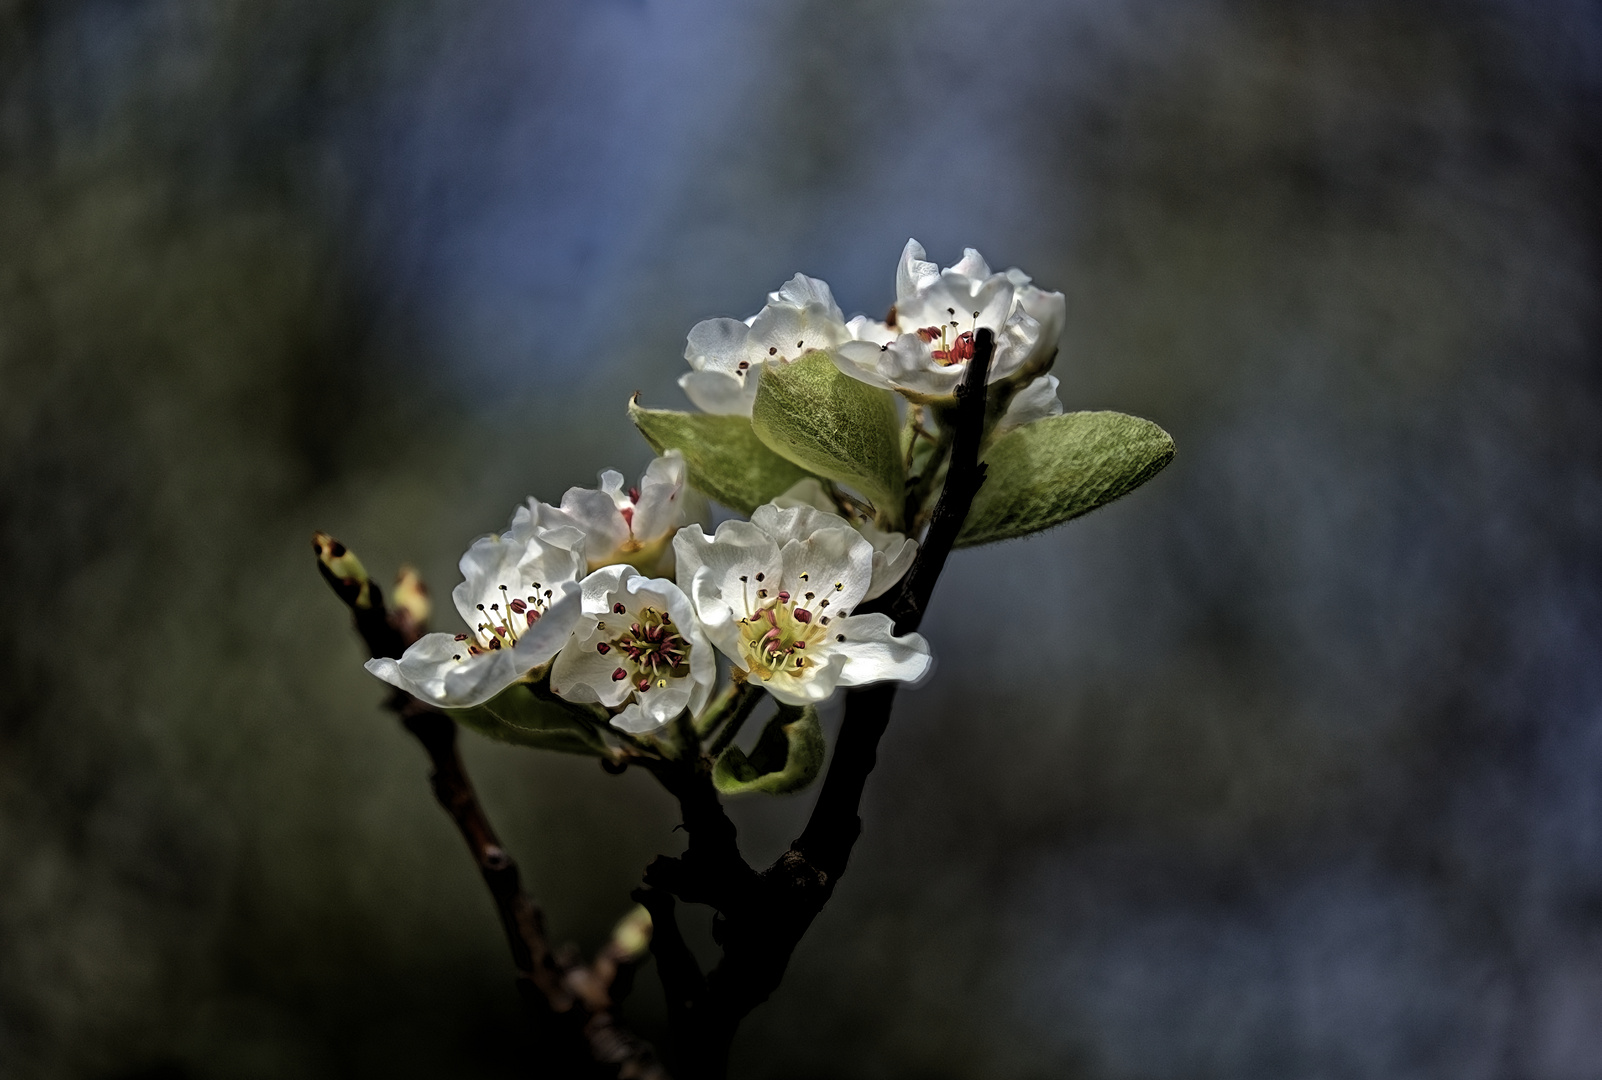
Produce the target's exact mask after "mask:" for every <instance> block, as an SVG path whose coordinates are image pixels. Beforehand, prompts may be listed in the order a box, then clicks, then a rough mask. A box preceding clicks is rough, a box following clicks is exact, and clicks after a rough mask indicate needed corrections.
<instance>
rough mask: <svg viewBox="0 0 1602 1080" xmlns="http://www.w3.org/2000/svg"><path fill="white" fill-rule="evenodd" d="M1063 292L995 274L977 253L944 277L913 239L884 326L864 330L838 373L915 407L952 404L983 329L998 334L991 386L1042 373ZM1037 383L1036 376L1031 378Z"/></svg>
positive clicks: (1011, 273) (1019, 276) (847, 348)
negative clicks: (918, 403)
mask: <svg viewBox="0 0 1602 1080" xmlns="http://www.w3.org/2000/svg"><path fill="white" fill-rule="evenodd" d="M1066 312H1067V306H1066V302H1065V301H1064V299H1063V295H1062V293H1057V292H1045V291H1043V290H1041V289H1039V288H1036V287H1035V286H1034V285H1033V284H1032V283H1031V281H1030V278H1029V275H1027V274H1025V273H1024V272H1023V271H1021V270H1017V269H1012V270H1008V271H1006V272H1005V273H1000V274H996V273H992V272H991V270H990V266H989V264H987V263H986V262H985V260H984V258H983V257H982V256H981V255H980V254H979V253H978V252H977V251H975V250H974V249H973V248H967V249H965V250H964V252H963V256H962V258H961V259H960V260H959V261H958V262H957V264H956V265H955V266H952V267H949V268H947V269H945V270H941V269H940V268H939V267H937V266H936V265H935V264H934V263H932V262H928V261H926V260H925V259H924V251H923V246H922V245H921V244H919V243H918V242H917V241H916V240H908V241H907V246H906V248H905V249H904V250H903V251H902V253H901V261H900V263H899V264H898V266H897V268H896V304H895V307H894V308H892V309H891V317H890V322H889V323H887V324H884V323H881V324H876V325H873V324H866V323H865V324H864V325H863V326H862V327H859V328H858V330H857V332H855V333H854V334H853V335H852V336H853V338H855V339H857V340H853V341H848V342H845V343H843V344H842V345H841V346H840V347H839V349H838V350H837V351H836V353H835V354H834V355H835V357H836V360H835V362H836V363H837V364H838V365H839V366H840V370H842V371H844V372H845V373H846V374H848V375H851V376H853V377H855V378H858V379H861V380H862V381H864V382H867V383H872V384H873V385H874V386H883V387H888V388H890V389H893V390H896V391H898V392H900V393H902V394H904V395H906V396H907V397H909V398H911V399H913V400H914V401H935V400H941V399H946V398H950V397H951V396H952V395H953V394H955V393H956V389H957V384H958V383H960V382H961V381H962V377H963V371H964V370H965V368H964V365H965V364H966V363H967V361H969V360H971V359H972V358H973V353H974V335H975V333H976V332H977V331H978V330H979V328H980V327H985V328H988V329H989V330H991V331H992V332H993V333H994V334H995V338H996V351H995V355H994V356H993V357H992V358H991V362H990V374H989V381H990V382H1000V381H1002V380H1005V379H1010V378H1014V377H1018V376H1019V375H1020V373H1033V374H1039V373H1040V371H1041V369H1043V367H1044V366H1045V363H1046V361H1047V360H1048V359H1049V357H1050V355H1051V353H1052V352H1053V350H1055V349H1056V348H1057V338H1058V337H1059V336H1060V335H1061V333H1062V328H1063V323H1064V321H1065V318H1066ZM1031 377H1032V376H1031Z"/></svg>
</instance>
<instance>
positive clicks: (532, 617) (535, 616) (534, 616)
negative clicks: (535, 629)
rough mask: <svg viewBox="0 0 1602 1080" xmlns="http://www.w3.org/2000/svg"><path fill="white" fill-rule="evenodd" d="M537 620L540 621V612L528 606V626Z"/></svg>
mask: <svg viewBox="0 0 1602 1080" xmlns="http://www.w3.org/2000/svg"><path fill="white" fill-rule="evenodd" d="M539 621H540V613H539V612H537V611H535V610H534V609H533V608H529V609H528V624H529V625H530V626H533V625H534V624H535V623H537V622H539Z"/></svg>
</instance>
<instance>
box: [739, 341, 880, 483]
mask: <svg viewBox="0 0 1602 1080" xmlns="http://www.w3.org/2000/svg"><path fill="white" fill-rule="evenodd" d="M751 427H752V429H753V430H755V431H756V434H757V438H759V439H761V440H762V441H763V442H765V443H767V444H768V446H770V447H772V448H773V450H774V451H775V452H777V453H778V454H779V455H781V456H782V457H786V458H788V459H789V460H791V461H793V462H795V463H796V464H797V465H802V466H805V467H806V468H808V469H810V470H811V471H813V472H815V473H817V474H818V475H819V476H825V477H828V478H829V479H830V480H834V481H837V482H839V483H842V484H845V485H847V486H849V487H853V488H855V489H856V490H858V491H860V492H861V493H862V494H864V495H866V496H867V497H868V498H870V499H872V500H873V503H874V505H875V506H877V507H878V508H879V509H881V510H887V511H889V512H890V513H892V514H898V513H899V512H900V510H901V489H902V484H903V483H904V481H905V470H904V467H903V464H902V458H901V448H900V445H899V444H900V421H899V420H898V419H897V417H896V403H895V395H894V394H893V393H891V392H890V391H889V390H882V389H880V388H878V387H876V386H869V385H868V384H867V383H865V382H862V381H861V380H859V379H853V378H852V377H851V376H849V375H847V374H845V373H844V372H842V371H841V370H840V369H839V368H837V367H835V366H834V361H833V360H831V359H829V356H828V354H827V353H822V352H811V353H807V354H806V355H805V356H803V357H801V358H800V359H799V360H793V361H791V362H790V363H788V364H769V365H767V366H766V367H765V368H764V369H763V371H762V381H761V382H759V383H757V394H756V404H755V405H754V406H753V407H752V409H751Z"/></svg>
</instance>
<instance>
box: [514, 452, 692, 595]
mask: <svg viewBox="0 0 1602 1080" xmlns="http://www.w3.org/2000/svg"><path fill="white" fill-rule="evenodd" d="M688 477H689V474H688V471H687V470H686V468H685V465H684V455H683V454H681V453H680V452H679V451H677V450H669V451H668V452H667V453H666V454H665V455H663V456H662V457H659V458H657V459H656V460H655V461H653V462H651V464H650V465H649V466H647V467H646V470H645V475H644V476H642V477H641V478H640V482H639V484H638V485H636V486H635V487H631V488H628V489H626V490H625V489H624V487H623V474H622V473H620V472H617V471H616V470H614V469H607V470H606V471H605V472H603V473H601V486H600V487H599V488H579V487H573V488H568V489H567V493H566V494H564V495H563V496H562V504H561V505H560V506H552V505H551V504H550V503H542V502H539V501H537V500H535V499H530V500H529V501H528V502H529V504H528V508H527V509H526V510H523V511H519V513H518V517H517V518H515V519H514V521H513V528H514V530H515V529H517V528H519V527H520V524H521V526H522V527H525V528H527V527H538V528H546V529H550V528H556V527H561V526H568V527H571V528H574V529H577V530H578V531H579V532H580V533H582V534H583V537H584V540H583V551H584V559H585V562H586V564H587V566H588V568H589V569H590V570H599V569H600V568H601V567H603V566H611V565H614V564H616V563H627V564H628V565H630V566H633V567H635V568H636V569H638V570H641V571H643V572H644V573H646V574H671V573H672V572H673V547H672V540H673V534H674V533H676V532H678V531H679V528H680V526H683V525H685V524H687V523H689V522H691V521H701V520H704V519H705V518H706V516H707V502H706V496H704V495H702V494H701V493H700V492H698V491H696V490H695V489H694V488H692V487H690V486H689V482H688Z"/></svg>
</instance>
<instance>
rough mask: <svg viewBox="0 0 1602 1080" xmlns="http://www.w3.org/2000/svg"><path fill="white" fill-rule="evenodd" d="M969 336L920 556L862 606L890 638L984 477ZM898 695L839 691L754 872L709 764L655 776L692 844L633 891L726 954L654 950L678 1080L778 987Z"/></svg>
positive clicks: (707, 1070)
mask: <svg viewBox="0 0 1602 1080" xmlns="http://www.w3.org/2000/svg"><path fill="white" fill-rule="evenodd" d="M975 339H976V340H975V349H974V357H973V359H971V360H970V361H969V362H968V370H967V372H966V373H965V375H964V378H963V382H962V385H961V386H960V387H959V388H958V390H957V406H956V408H955V410H954V411H953V424H954V427H955V431H954V437H953V441H952V450H951V462H950V465H949V467H948V470H947V474H946V482H945V486H944V488H943V489H942V491H941V493H940V499H939V502H938V503H937V504H936V505H935V509H934V513H933V516H932V517H931V520H930V525H929V531H928V533H927V535H926V536H925V537H924V541H923V544H922V546H921V547H920V548H919V552H918V558H917V560H916V561H915V562H914V563H913V565H912V569H911V570H910V571H909V572H908V573H907V576H906V577H905V578H904V579H903V580H902V582H901V585H900V586H899V587H898V588H897V589H895V590H893V591H892V592H890V593H888V594H886V596H885V597H884V598H881V601H880V602H879V603H877V604H874V605H865V606H864V607H863V608H862V609H859V610H862V611H870V610H879V611H884V612H887V613H888V614H889V615H890V616H891V618H892V619H894V620H895V624H896V630H897V632H898V633H908V632H910V631H912V630H914V629H916V628H917V626H918V625H919V623H920V622H922V620H923V615H924V611H925V610H926V609H927V607H928V605H929V600H930V597H931V596H932V595H933V593H934V587H935V583H936V582H937V581H938V580H939V578H940V574H941V571H942V570H943V569H944V568H945V564H946V558H947V557H948V556H949V555H950V554H951V550H952V548H953V547H954V546H955V545H956V541H957V536H958V534H959V533H960V532H961V529H962V524H963V522H964V521H965V520H966V518H967V516H968V511H969V509H970V507H971V506H972V505H973V498H974V495H975V494H976V493H977V492H978V490H979V487H980V485H981V484H983V483H984V478H985V466H984V463H983V462H981V461H980V460H979V445H980V441H981V439H982V438H983V435H984V423H985V386H986V381H987V377H988V375H989V369H990V361H991V358H992V356H993V355H994V352H995V339H994V337H993V335H992V334H991V332H990V331H989V330H980V331H979V332H978V333H977V334H976V335H975ZM931 467H933V466H931ZM895 696H896V686H895V684H894V683H881V684H878V685H875V686H869V687H866V688H864V689H861V690H853V691H851V692H850V693H848V694H847V695H846V702H845V716H844V719H843V721H842V723H841V727H840V735H839V737H838V739H837V740H836V742H835V751H834V758H833V761H832V762H831V763H830V766H829V771H828V774H827V775H826V776H825V778H824V782H823V787H822V790H821V791H820V792H819V794H818V801H817V804H816V805H815V806H814V807H813V810H812V815H811V817H810V818H809V820H808V822H807V827H806V829H805V831H803V832H802V834H801V836H800V837H799V838H798V839H796V841H795V842H794V843H793V844H792V845H791V846H790V849H789V850H788V851H786V852H785V853H784V854H783V855H781V856H780V857H779V859H778V861H777V862H775V863H774V864H773V865H772V866H771V867H769V868H768V869H767V870H766V871H764V872H762V873H761V874H757V873H755V872H754V871H753V870H752V869H751V868H750V867H749V866H748V865H747V864H746V862H745V860H744V859H743V858H742V857H741V855H740V852H739V846H738V842H737V839H736V836H735V832H734V826H733V823H732V822H730V821H729V819H728V817H727V815H725V814H724V813H723V808H722V805H721V804H720V803H719V802H718V799H717V794H716V792H715V791H714V790H713V788H712V784H711V781H710V778H709V776H708V775H707V772H706V769H705V768H697V769H684V768H682V767H673V768H665V769H662V770H659V771H658V777H659V779H661V780H662V782H663V784H664V785H665V786H666V787H667V788H668V790H669V791H671V792H672V793H673V794H674V795H675V796H676V797H677V798H678V800H679V806H680V809H681V812H682V813H683V816H684V826H685V829H686V830H687V831H688V832H689V834H690V846H689V850H688V851H686V852H685V855H684V856H683V857H682V858H679V859H669V858H658V859H657V860H655V861H654V862H652V864H651V866H650V867H649V868H647V870H646V883H647V886H648V888H647V889H646V890H643V891H642V893H640V894H637V895H640V896H642V897H643V896H646V895H650V894H651V893H655V892H657V891H658V890H660V891H664V892H671V893H674V894H676V895H677V896H679V897H680V898H681V899H684V900H687V901H692V902H701V903H707V904H710V905H712V906H713V907H714V908H716V909H717V911H718V921H717V922H715V923H714V933H715V936H716V937H717V939H718V942H719V944H720V945H721V946H722V947H723V957H722V960H721V961H720V962H719V963H718V965H717V967H716V968H714V969H713V970H712V971H711V972H710V973H709V974H708V975H706V976H705V978H704V980H703V979H702V978H701V973H700V969H699V968H698V967H695V966H694V958H693V957H689V958H688V963H687V964H686V963H685V959H686V957H687V956H688V950H687V949H685V950H684V951H683V954H682V955H680V954H679V953H678V950H679V948H680V947H681V946H682V939H681V938H678V936H677V930H676V928H675V930H674V932H673V933H674V942H675V944H673V945H672V946H671V950H672V952H673V953H674V962H673V964H672V965H671V967H670V965H669V964H668V963H664V955H665V954H664V952H658V953H657V961H658V969H659V971H660V972H661V974H662V977H663V980H664V985H665V986H667V984H668V982H669V981H670V980H671V981H672V982H673V985H672V986H669V987H668V993H669V997H670V999H673V998H679V999H681V1000H679V1002H678V1004H677V1005H676V1006H670V1007H674V1008H676V1012H675V1014H674V1017H673V1019H674V1028H675V1042H676V1045H675V1049H676V1052H677V1060H676V1062H675V1068H676V1069H677V1070H678V1071H679V1072H680V1073H681V1075H682V1076H684V1077H686V1078H706V1080H721V1078H722V1077H724V1076H725V1075H726V1073H727V1070H728V1055H729V1048H730V1046H731V1044H732V1043H733V1040H734V1033H735V1030H736V1029H737V1028H738V1026H739V1024H740V1021H741V1020H742V1019H744V1017H745V1016H746V1015H747V1014H748V1013H749V1012H750V1011H751V1010H752V1009H754V1008H756V1007H757V1006H758V1005H760V1004H761V1003H762V1002H764V1001H766V1000H767V999H768V997H769V996H770V995H771V994H772V993H773V991H774V990H775V989H777V988H778V985H779V982H780V980H781V979H782V978H783V977H784V971H785V968H786V966H787V965H788V964H789V960H790V955H791V953H792V952H794V950H795V947H796V945H797V943H799V942H800V940H801V937H802V935H803V934H805V933H806V931H807V928H808V927H809V926H811V924H812V920H813V919H814V918H816V917H817V914H818V912H819V911H821V910H822V909H823V906H824V904H826V903H827V902H828V900H829V897H830V896H831V895H832V894H833V892H834V886H835V884H836V883H837V882H838V881H839V878H840V875H841V874H843V873H844V872H845V868H846V863H847V861H848V860H849V858H850V855H851V849H852V847H853V846H854V845H855V844H856V841H857V837H858V836H859V835H860V834H861V831H862V822H861V818H860V817H859V814H858V809H859V807H860V805H861V801H862V793H863V789H864V788H865V786H866V784H867V779H868V775H869V774H870V773H871V772H872V771H873V767H874V765H875V763H876V762H877V759H878V748H879V739H880V738H881V737H882V736H883V735H884V732H885V729H886V728H887V727H888V725H889V722H890V710H891V706H892V705H893V704H894V702H895ZM641 902H642V903H643V902H645V901H644V900H643V899H642V901H641ZM652 902H653V903H655V904H656V905H657V907H655V908H652V913H653V915H655V914H656V913H657V911H658V910H661V911H662V915H663V917H664V918H665V919H671V918H672V914H673V912H672V902H671V899H670V898H656V899H653V901H652ZM691 968H693V971H694V976H693V977H691V976H690V974H689V969H691Z"/></svg>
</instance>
